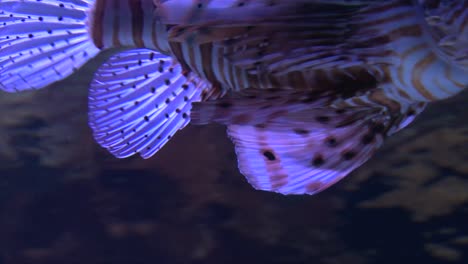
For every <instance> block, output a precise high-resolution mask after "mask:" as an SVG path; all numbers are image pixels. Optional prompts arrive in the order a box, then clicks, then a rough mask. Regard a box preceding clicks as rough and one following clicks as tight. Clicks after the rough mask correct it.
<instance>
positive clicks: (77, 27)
mask: <svg viewBox="0 0 468 264" xmlns="http://www.w3.org/2000/svg"><path fill="white" fill-rule="evenodd" d="M93 3H94V0H42V1H36V0H24V1H17V0H2V1H0V89H1V90H4V91H7V92H18V91H23V90H30V89H39V88H42V87H45V86H47V85H49V84H51V83H53V82H55V81H58V80H61V79H64V78H65V77H67V76H69V75H70V74H72V73H73V72H74V71H76V70H77V69H78V68H79V67H81V66H82V65H83V64H84V63H86V62H87V61H88V60H89V59H91V58H92V57H94V56H95V55H96V54H97V53H98V52H99V49H97V48H96V47H95V46H94V44H93V43H92V41H91V40H90V37H89V35H88V29H87V26H86V19H87V13H88V10H89V9H90V8H91V7H92V4H93Z"/></svg>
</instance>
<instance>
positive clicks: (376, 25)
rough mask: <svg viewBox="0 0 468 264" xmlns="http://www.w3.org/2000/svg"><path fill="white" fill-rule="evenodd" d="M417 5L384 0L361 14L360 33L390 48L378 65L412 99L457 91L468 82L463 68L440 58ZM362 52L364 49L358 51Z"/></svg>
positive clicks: (445, 94)
mask: <svg viewBox="0 0 468 264" xmlns="http://www.w3.org/2000/svg"><path fill="white" fill-rule="evenodd" d="M418 8H419V7H418V6H415V5H413V3H412V2H411V1H407V0H393V1H385V2H383V3H382V4H379V5H375V6H371V7H369V8H367V9H366V10H365V11H364V12H363V13H362V14H361V21H360V24H359V26H361V27H363V28H366V27H367V29H364V30H360V31H361V32H360V33H361V34H362V35H363V36H370V34H364V33H365V32H366V30H369V32H372V33H373V34H372V36H371V37H369V38H368V39H366V40H364V39H361V40H360V41H367V42H368V43H379V44H382V45H383V47H384V48H383V50H390V51H391V55H390V57H389V58H390V60H389V61H388V63H384V65H383V66H382V67H383V69H384V71H385V72H387V74H388V75H389V77H390V80H391V82H392V83H393V85H394V86H395V88H396V89H398V90H400V91H401V93H400V94H404V95H405V96H406V97H408V98H407V99H411V100H413V101H434V100H439V99H444V98H447V97H450V96H452V95H455V94H457V93H458V92H460V91H461V90H463V89H464V88H466V87H467V86H468V73H467V71H466V69H463V68H461V67H460V66H458V65H455V64H453V63H450V62H449V61H447V60H444V59H443V58H442V57H441V56H439V55H440V52H439V50H438V47H437V44H436V43H435V40H434V39H433V38H432V37H431V35H430V34H429V32H427V27H425V25H424V24H423V23H426V20H425V19H424V17H422V16H421V13H420V9H418ZM360 55H361V56H366V54H365V53H362V54H360Z"/></svg>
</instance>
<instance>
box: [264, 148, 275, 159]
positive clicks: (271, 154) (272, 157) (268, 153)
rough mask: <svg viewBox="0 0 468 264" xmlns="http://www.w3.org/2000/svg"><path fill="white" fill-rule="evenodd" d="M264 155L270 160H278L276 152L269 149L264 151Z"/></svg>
mask: <svg viewBox="0 0 468 264" xmlns="http://www.w3.org/2000/svg"><path fill="white" fill-rule="evenodd" d="M263 156H265V158H267V159H268V160H270V161H274V160H276V157H275V154H273V152H271V151H269V150H266V151H264V152H263Z"/></svg>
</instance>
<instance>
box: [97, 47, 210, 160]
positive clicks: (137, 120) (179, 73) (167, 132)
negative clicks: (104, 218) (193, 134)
mask: <svg viewBox="0 0 468 264" xmlns="http://www.w3.org/2000/svg"><path fill="white" fill-rule="evenodd" d="M212 89H213V88H212V87H211V85H210V84H209V83H206V82H205V81H203V80H201V79H199V78H198V77H197V76H195V75H194V74H193V73H187V72H185V71H184V70H183V69H182V66H181V65H180V64H179V63H177V62H176V61H175V60H174V59H172V58H171V57H169V56H166V55H163V54H160V53H158V52H156V51H151V50H147V49H135V50H128V51H124V52H121V53H119V54H116V55H114V56H112V57H111V58H110V59H109V60H108V61H107V62H106V63H104V64H103V65H102V66H101V68H99V70H98V71H97V73H96V75H95V79H94V80H93V82H92V84H91V89H90V96H89V109H90V111H89V124H90V127H91V128H92V130H93V134H94V137H95V139H96V141H97V142H98V143H99V144H100V145H101V146H102V147H104V148H106V149H108V150H109V151H110V152H111V153H112V154H113V155H114V156H116V157H119V158H124V157H129V156H132V155H135V154H137V153H138V154H139V155H140V156H142V157H143V158H149V157H151V156H152V155H154V154H155V153H156V152H157V151H158V150H159V149H160V148H162V147H163V146H164V145H165V144H166V143H167V142H168V141H169V139H170V138H171V137H172V136H173V135H174V134H175V133H176V132H177V131H178V130H180V129H182V128H184V127H185V126H186V125H187V124H188V123H189V120H190V114H189V113H190V110H191V107H192V106H191V103H192V102H196V101H200V100H202V99H204V98H202V93H204V92H205V93H208V91H209V90H212Z"/></svg>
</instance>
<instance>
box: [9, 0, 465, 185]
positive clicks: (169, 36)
mask: <svg viewBox="0 0 468 264" xmlns="http://www.w3.org/2000/svg"><path fill="white" fill-rule="evenodd" d="M431 2H433V1H431ZM457 3H461V4H454V2H451V3H446V1H441V2H440V3H438V4H436V5H434V4H432V3H431V5H429V4H428V3H426V2H424V1H422V2H421V1H416V0H415V2H414V3H413V2H411V1H403V0H390V1H376V0H362V1H358V0H355V1H344V0H343V1H340V0H332V1H325V0H287V1H286V0H284V1H271V0H256V1H253V0H244V1H242V0H223V1H222V0H198V1H191V0H160V1H156V0H154V1H151V0H95V1H93V0H41V1H36V0H23V1H18V0H2V1H1V2H0V23H3V24H0V89H2V90H4V91H7V92H19V91H25V90H31V89H40V88H43V87H45V86H47V85H48V84H50V83H53V82H55V81H58V80H61V79H63V78H65V77H67V76H69V75H70V74H72V73H73V72H74V71H76V70H77V69H78V68H80V67H82V66H83V65H84V64H85V63H86V62H87V61H88V60H89V59H91V58H92V57H94V56H96V55H97V54H98V53H99V52H100V51H101V50H104V49H114V48H124V49H125V51H119V52H117V51H116V54H115V55H113V56H112V57H110V58H109V60H108V61H107V62H106V63H104V64H103V65H102V66H101V67H100V68H99V69H98V71H97V72H96V74H95V77H94V80H93V81H92V83H91V87H90V94H89V125H90V127H91V128H92V130H93V134H94V137H95V139H96V141H97V142H98V143H99V144H100V145H101V146H103V147H104V148H106V149H108V150H109V151H110V152H111V153H112V154H113V155H115V156H116V157H119V158H125V157H129V156H132V155H135V154H139V155H140V156H142V157H143V158H149V157H152V156H153V155H154V154H155V153H157V151H158V150H159V149H161V148H162V147H163V146H164V145H165V144H166V143H167V142H168V141H169V140H170V138H171V137H172V136H173V135H174V134H175V133H176V132H177V131H178V130H180V129H182V128H184V127H185V126H186V125H187V124H188V123H189V122H190V121H192V123H193V124H206V123H210V122H218V123H221V124H226V125H227V126H228V134H229V136H230V137H231V139H232V140H233V142H234V144H235V148H236V153H237V155H238V163H239V169H240V171H241V173H242V174H244V175H245V176H246V178H247V180H248V181H249V183H250V184H251V185H252V186H253V187H254V188H256V189H259V190H266V191H273V192H278V193H282V194H315V193H318V192H320V191H322V190H324V189H326V188H327V187H329V186H331V185H333V184H334V183H336V182H338V181H339V180H340V179H342V178H343V177H345V176H346V175H348V174H349V173H350V172H352V171H353V170H355V169H356V168H357V167H359V166H360V165H362V164H363V163H364V162H366V161H367V160H368V159H369V158H370V157H371V156H372V155H373V153H375V151H377V149H378V148H379V147H380V146H381V145H382V144H383V141H384V139H385V138H386V137H388V136H389V135H392V134H394V133H395V132H397V131H399V130H401V129H402V128H404V127H405V126H407V125H408V124H410V123H411V122H412V121H413V120H414V118H415V117H416V116H417V115H418V114H419V113H420V112H421V111H422V110H423V109H424V107H425V105H426V103H427V102H429V101H434V100H438V99H443V98H447V97H449V96H452V95H455V94H457V93H458V92H459V91H460V90H462V89H463V88H465V87H466V86H467V84H468V79H467V68H466V59H465V57H464V52H465V51H464V48H466V46H463V45H464V43H465V41H466V38H465V37H466V36H459V35H457V33H462V35H463V34H464V33H465V32H466V9H463V7H466V1H461V2H457ZM453 10H458V11H457V12H454V11H453ZM460 10H461V11H460ZM437 18H438V19H437ZM192 105H193V106H192ZM192 107H193V108H192Z"/></svg>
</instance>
